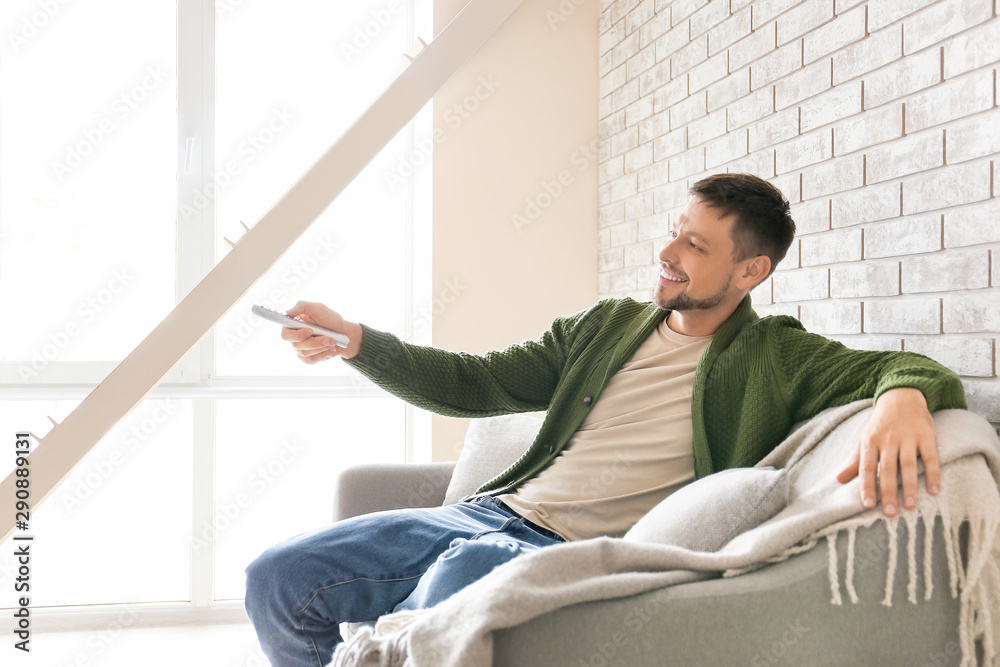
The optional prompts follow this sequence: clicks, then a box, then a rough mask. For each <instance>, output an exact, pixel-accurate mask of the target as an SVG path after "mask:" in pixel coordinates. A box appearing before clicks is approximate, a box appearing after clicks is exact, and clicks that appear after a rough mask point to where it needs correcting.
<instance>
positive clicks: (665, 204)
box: [653, 183, 688, 213]
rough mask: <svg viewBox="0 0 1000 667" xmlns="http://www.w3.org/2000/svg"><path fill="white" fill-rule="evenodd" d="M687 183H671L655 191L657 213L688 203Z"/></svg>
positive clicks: (654, 208) (654, 200)
mask: <svg viewBox="0 0 1000 667" xmlns="http://www.w3.org/2000/svg"><path fill="white" fill-rule="evenodd" d="M687 200H688V194H687V184H686V183H670V184H668V185H661V186H660V187H658V188H656V190H654V191H653V210H654V211H656V212H657V213H661V212H663V211H670V210H672V209H676V208H680V207H681V206H683V205H684V204H686V203H687Z"/></svg>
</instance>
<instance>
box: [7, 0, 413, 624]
mask: <svg viewBox="0 0 1000 667" xmlns="http://www.w3.org/2000/svg"><path fill="white" fill-rule="evenodd" d="M430 4H431V3H430V2H429V0H407V1H402V0H401V1H399V2H396V1H395V0H394V1H392V2H387V1H386V0H375V1H367V0H366V1H359V2H351V3H346V2H329V1H328V0H280V1H279V0H255V1H254V2H233V1H231V0H217V1H212V0H176V1H175V0H144V1H143V2H134V1H131V0H91V1H90V2H86V3H59V2H52V3H39V2H37V0H4V2H3V3H0V28H2V29H3V34H4V35H5V36H6V37H5V39H4V43H3V44H2V45H0V302H2V303H3V304H4V306H5V311H6V315H4V316H3V317H2V318H0V397H2V399H3V400H2V402H0V423H2V424H3V425H4V427H5V428H6V429H7V435H8V436H12V435H13V433H14V432H15V430H22V429H24V430H31V431H32V432H34V433H36V434H38V435H44V434H45V433H46V432H47V431H48V430H49V429H50V428H51V425H50V424H49V421H48V417H50V416H51V417H53V418H55V419H56V420H60V419H62V417H64V416H65V415H66V414H68V413H69V412H70V411H71V410H72V409H73V408H74V407H75V406H76V405H77V404H78V403H79V402H80V400H81V399H82V398H83V397H84V396H85V395H86V394H87V393H88V392H89V391H90V390H91V389H92V388H93V387H94V386H96V384H98V383H99V382H100V381H101V379H102V378H104V377H105V376H106V375H107V373H108V372H109V371H110V370H111V369H112V368H113V367H114V365H115V364H116V363H117V362H118V361H120V360H121V359H122V358H124V357H125V356H126V355H127V354H128V353H129V352H130V351H131V350H132V349H133V348H134V347H135V346H136V345H137V344H138V343H139V342H140V341H141V340H142V339H143V338H144V337H145V336H146V335H147V334H148V333H149V332H150V331H151V330H152V329H153V327H154V326H156V325H157V324H158V323H159V322H160V321H161V320H162V319H163V318H164V317H165V316H166V315H167V314H168V313H169V312H170V310H171V309H172V308H173V307H174V305H175V304H176V303H177V302H178V301H179V300H180V299H181V298H183V297H184V295H185V294H187V292H188V291H190V289H191V288H192V287H193V286H194V285H196V284H197V283H198V281H199V280H201V278H202V277H203V276H204V275H205V274H206V273H207V272H208V271H209V270H210V269H211V268H212V267H213V266H214V265H215V264H216V263H217V262H218V261H219V260H220V259H221V258H222V257H223V256H224V255H225V253H226V252H227V251H228V249H229V244H228V243H227V242H226V240H225V239H230V240H232V241H236V240H237V239H238V238H239V237H240V236H241V235H242V234H243V227H242V226H241V221H242V222H245V223H246V224H247V225H250V226H252V225H253V224H254V223H255V221H257V220H258V219H260V218H261V217H262V216H263V215H264V214H265V213H266V212H267V211H268V210H269V209H270V208H271V206H272V205H273V204H274V203H275V202H276V201H277V200H278V199H279V198H280V197H281V196H282V195H283V194H284V193H285V192H286V191H287V190H288V189H289V187H290V186H292V185H293V184H294V183H295V182H296V181H297V180H298V178H299V177H300V176H301V175H302V174H303V173H304V172H305V171H306V170H307V169H308V168H309V167H310V166H311V165H312V164H313V163H314V162H315V160H316V159H317V158H318V157H319V156H320V155H321V154H322V153H323V152H325V151H326V150H327V149H328V148H329V146H330V145H331V144H332V143H333V142H334V141H335V140H336V139H337V137H338V136H339V135H340V134H341V133H343V132H344V130H345V129H346V128H348V127H349V126H350V125H351V123H353V121H354V120H355V119H356V118H358V117H359V115H361V114H362V113H363V112H364V110H365V109H366V108H367V107H368V105H369V104H370V103H371V102H372V101H374V99H375V98H376V97H377V96H378V95H379V94H380V93H381V92H382V90H384V88H385V87H386V86H387V85H388V84H389V83H390V82H391V80H392V79H393V78H394V76H395V74H396V73H397V72H398V70H399V68H400V67H401V63H403V62H405V61H404V60H403V58H402V54H403V52H404V51H406V50H408V49H409V48H410V46H411V44H413V42H414V41H415V40H416V36H417V35H421V36H423V37H424V38H428V37H429V36H430ZM429 126H430V110H429V109H426V108H425V109H424V110H422V111H421V112H420V114H418V116H417V117H416V118H415V120H414V122H413V123H411V124H410V125H409V126H407V128H405V129H404V130H403V131H402V132H401V133H400V134H399V135H398V136H396V137H395V138H394V139H393V140H392V141H391V142H390V144H389V145H388V146H387V147H386V148H385V149H384V150H383V151H382V153H381V154H380V155H379V156H378V157H377V158H376V159H375V160H374V161H373V162H372V163H371V164H369V166H368V167H367V168H366V169H365V170H364V171H363V172H362V174H361V175H359V177H358V178H357V179H356V180H355V181H354V182H353V183H352V184H351V186H350V187H349V188H348V189H347V190H346V191H345V192H344V193H343V194H342V195H341V196H340V197H339V198H338V199H337V201H336V202H334V204H333V205H332V206H331V207H330V208H329V209H328V210H327V211H326V212H325V213H324V214H323V215H322V216H321V217H320V218H319V219H318V220H317V221H316V222H315V223H314V224H313V225H312V226H311V227H310V228H309V229H308V231H307V232H306V233H305V234H304V235H303V236H302V237H301V238H300V239H299V240H298V241H297V242H296V243H295V244H294V245H293V246H292V247H291V248H289V250H288V251H287V252H286V253H285V254H284V255H283V256H282V257H281V259H280V260H279V262H278V263H277V264H276V265H275V266H274V267H273V268H272V269H271V270H270V271H268V273H267V274H265V275H264V276H262V277H261V278H260V280H258V281H257V283H256V284H255V285H254V286H253V288H252V289H251V290H250V291H249V292H248V294H247V295H246V297H245V298H244V299H242V300H241V301H240V302H239V303H237V304H236V305H235V306H234V307H233V308H232V309H231V310H230V311H229V312H228V313H227V314H226V315H225V316H224V317H223V318H222V320H220V321H219V323H218V324H217V325H216V326H215V328H214V329H213V330H212V331H211V332H210V333H209V334H208V335H207V336H206V337H205V339H203V340H202V341H201V342H200V343H199V344H198V345H197V346H196V347H195V348H194V349H193V350H192V351H191V352H190V353H189V354H188V355H186V356H185V358H184V359H183V360H181V362H180V363H179V364H178V365H177V366H176V367H175V368H174V369H173V371H171V373H170V375H169V376H168V378H167V379H166V381H165V382H164V383H162V384H161V385H160V386H159V387H158V388H157V389H156V390H154V392H153V393H152V394H151V395H150V396H148V397H147V398H146V399H145V400H144V401H143V402H142V403H141V404H140V406H139V407H138V408H137V409H136V410H134V411H133V412H132V413H131V414H130V415H129V416H128V417H126V418H125V419H124V420H123V421H122V422H121V423H119V424H118V426H117V427H116V428H115V429H113V430H112V432H111V433H109V434H108V435H107V436H106V437H105V438H104V439H103V440H102V441H101V443H100V444H99V445H98V446H97V447H96V448H95V449H94V450H93V451H92V452H91V453H90V454H89V455H88V456H87V457H86V458H85V459H84V460H83V461H82V462H81V463H80V465H78V466H77V467H76V468H75V469H74V470H73V472H72V473H71V475H70V476H69V478H68V479H67V480H66V481H65V482H64V483H63V484H62V485H61V486H60V487H59V488H58V489H57V490H56V492H55V493H54V494H53V496H52V497H51V498H50V499H49V500H48V501H47V502H46V503H45V504H44V505H42V506H41V507H40V508H39V509H38V511H37V512H36V513H35V514H34V516H33V521H32V530H33V532H34V533H35V534H36V540H37V542H36V556H35V560H34V571H35V572H36V573H37V586H36V587H35V588H34V589H33V591H34V593H35V595H34V597H33V599H32V604H33V605H34V606H35V608H36V609H40V608H42V607H52V608H56V607H71V608H74V609H79V607H80V606H88V607H89V606H90V605H106V607H105V608H107V609H110V610H112V612H113V611H114V610H115V609H116V605H129V609H130V610H131V609H133V606H132V605H135V604H138V605H140V607H143V608H144V610H146V613H161V612H162V610H163V609H168V608H169V609H170V610H171V613H173V614H174V617H177V618H182V617H183V610H185V609H189V610H192V611H193V612H198V613H201V614H203V615H204V614H205V613H215V612H213V610H216V611H217V612H218V613H219V614H221V615H225V614H226V613H230V612H232V610H234V609H238V608H239V602H238V601H239V599H240V598H241V597H242V595H243V585H244V575H243V569H244V568H245V566H246V565H247V563H248V562H249V561H250V560H252V558H254V557H255V556H256V555H257V554H258V553H259V552H260V551H261V550H262V549H264V548H266V547H267V546H268V545H270V544H273V543H275V542H277V541H279V540H281V539H283V538H285V537H288V536H290V535H293V534H295V533H298V532H302V531H304V530H308V529H311V528H314V527H317V526H320V525H323V524H324V523H326V522H328V521H329V520H330V510H331V500H332V488H331V486H332V480H333V477H334V476H335V475H336V473H337V471H338V470H340V469H342V468H343V467H345V466H347V465H351V464H354V463H358V462H363V461H402V460H406V459H420V458H425V457H427V456H428V453H429V444H428V443H429V438H428V429H427V421H426V416H425V415H421V414H419V413H416V412H414V411H413V410H412V409H410V408H409V407H408V406H406V405H405V404H404V403H403V402H401V401H399V400H398V399H395V398H394V397H391V396H388V395H387V394H385V393H384V392H382V391H381V390H379V389H377V388H376V387H374V386H373V385H372V384H371V383H369V382H368V381H367V380H364V379H363V378H362V377H361V376H360V375H359V374H358V373H357V372H355V371H353V369H351V368H350V367H349V366H347V365H346V364H343V363H342V362H340V361H334V362H328V363H325V364H319V365H316V366H306V365H304V364H302V363H300V362H298V360H297V359H296V358H295V356H294V354H292V351H291V349H290V348H289V347H288V345H287V344H286V343H283V342H282V341H281V340H280V338H279V335H278V333H279V329H278V328H277V327H276V326H274V325H271V324H269V323H265V322H261V321H259V320H258V319H257V318H254V317H252V316H251V314H250V306H251V305H252V304H253V303H263V304H265V305H269V306H271V307H273V308H276V309H285V308H288V307H290V306H291V305H293V304H294V303H295V302H296V301H297V300H299V299H306V300H315V301H323V302H325V303H327V304H328V305H330V306H331V307H333V308H335V309H336V310H338V311H340V312H342V313H343V314H344V315H345V316H346V317H348V318H350V319H354V320H358V321H363V322H365V323H366V324H369V325H371V326H374V327H377V328H380V329H384V330H388V331H391V332H393V333H396V334H398V335H400V336H402V337H404V338H408V339H410V340H417V342H428V341H427V340H424V339H421V338H420V336H421V334H424V335H426V327H414V326H413V324H412V322H413V317H412V314H413V313H415V312H421V311H422V309H423V306H422V304H423V303H424V301H425V300H426V298H427V294H428V293H429V288H428V285H429V260H430V257H429V248H430V243H429V239H428V229H429V222H428V220H429V200H430V187H429V185H430V171H429V166H428V164H427V162H426V161H425V160H422V161H421V162H422V164H421V165H420V166H418V167H416V168H414V169H409V170H407V171H406V173H407V176H406V177H405V178H402V179H401V178H398V174H399V171H398V165H400V164H403V163H407V161H408V159H409V157H410V156H411V155H412V154H413V149H412V147H413V146H414V145H415V142H416V141H419V140H420V139H421V138H422V137H425V136H427V135H428V134H429ZM389 174H391V175H393V176H394V177H393V178H387V175H389ZM414 329H416V330H414ZM43 446H44V445H43ZM8 459H12V457H2V458H0V474H3V475H6V474H7V473H8V472H9V471H10V469H11V467H12V465H13V461H12V460H8ZM4 551H5V553H3V554H2V555H0V591H4V593H3V597H0V607H6V606H11V605H10V604H9V603H7V604H5V603H6V602H7V601H8V600H9V597H10V596H9V595H7V593H8V592H9V590H11V586H10V585H9V582H10V577H11V576H12V572H13V569H12V566H13V562H12V559H11V555H10V553H9V552H10V550H4ZM150 610H156V611H150ZM206 610H207V612H206ZM227 610H228V611H227ZM81 623H84V624H85V623H86V622H85V621H81ZM67 627H70V626H67Z"/></svg>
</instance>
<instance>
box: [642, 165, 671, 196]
mask: <svg viewBox="0 0 1000 667" xmlns="http://www.w3.org/2000/svg"><path fill="white" fill-rule="evenodd" d="M668 164H669V163H667V162H654V163H653V164H651V165H648V166H646V167H642V168H641V169H639V170H638V171H636V175H637V176H638V178H639V180H638V185H637V190H638V192H645V191H646V190H651V189H652V188H655V187H657V186H658V185H663V184H664V183H667V182H668V180H669V178H668V176H669V169H668Z"/></svg>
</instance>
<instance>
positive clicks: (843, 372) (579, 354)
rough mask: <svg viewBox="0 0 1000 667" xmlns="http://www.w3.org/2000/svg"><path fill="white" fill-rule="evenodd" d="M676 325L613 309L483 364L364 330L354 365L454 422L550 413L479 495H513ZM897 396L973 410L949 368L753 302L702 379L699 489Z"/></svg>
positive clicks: (586, 313)
mask: <svg viewBox="0 0 1000 667" xmlns="http://www.w3.org/2000/svg"><path fill="white" fill-rule="evenodd" d="M666 315H667V311H664V310H662V309H660V308H659V307H658V306H657V305H656V304H654V303H651V302H638V301H635V300H633V299H629V298H624V299H603V300H601V301H599V302H597V303H596V304H595V305H594V306H592V307H590V308H588V309H585V310H582V311H580V312H578V313H575V314H573V315H568V316H565V317H560V318H557V319H556V320H555V321H554V322H553V323H552V327H551V328H550V329H549V330H548V331H546V332H545V333H543V334H542V335H541V336H540V337H539V338H538V340H536V341H530V340H528V341H524V342H523V343H520V344H516V345H510V346H508V347H507V348H505V349H503V350H491V351H489V352H487V353H486V354H483V355H473V354H467V353H465V352H450V351H447V350H441V349H438V348H434V347H425V346H420V345H412V344H409V343H404V342H402V341H401V340H400V339H399V338H398V337H396V336H394V335H392V334H389V333H386V332H382V331H378V330H376V329H372V328H370V327H367V326H365V325H362V330H363V335H362V339H361V350H360V352H359V353H358V354H357V355H356V356H355V357H354V358H353V359H347V360H345V361H346V362H347V363H348V364H350V365H351V366H353V367H354V368H356V369H357V370H358V371H360V372H361V373H362V374H363V375H365V376H366V377H368V378H369V379H371V380H372V382H374V383H375V384H377V385H378V386H380V387H382V388H384V389H385V390H386V391H389V392H391V393H392V394H395V395H396V396H398V397H400V398H402V399H403V400H405V401H408V402H409V403H412V404H413V405H416V406H418V407H421V408H424V409H426V410H430V411H433V412H437V413H439V414H442V415H447V416H450V417H490V416H494V415H500V414H508V413H512V412H531V411H535V410H547V414H546V417H545V420H544V421H543V423H542V426H541V429H540V431H539V433H538V436H537V437H536V438H535V441H534V442H533V443H532V445H531V446H530V447H529V448H528V450H527V451H525V452H524V454H523V455H522V456H521V457H520V458H519V459H518V460H517V461H515V462H514V463H513V464H512V465H511V466H510V467H509V468H507V469H506V470H505V471H503V472H502V473H500V474H499V475H497V476H496V477H494V478H493V479H491V480H490V481H488V482H487V483H486V484H484V485H483V486H482V487H481V488H480V489H479V490H478V492H477V493H480V494H485V493H488V494H500V493H507V492H510V491H513V490H515V489H516V488H517V487H518V486H519V485H521V484H523V483H524V482H526V481H527V480H529V479H531V478H532V477H533V476H535V475H537V474H538V473H539V471H541V470H542V469H543V468H545V467H546V466H547V465H549V463H551V462H552V460H553V459H554V458H555V457H556V456H557V455H558V454H559V452H560V451H561V450H562V448H563V447H565V446H566V443H567V442H569V440H570V437H571V436H572V435H573V433H574V432H575V431H576V430H577V428H578V427H579V426H580V424H581V423H583V420H584V417H586V415H587V413H588V412H589V411H590V410H591V408H592V407H593V406H594V403H595V402H596V401H597V400H598V399H599V397H600V395H601V391H602V390H603V389H604V387H605V386H606V385H607V384H608V381H610V380H611V377H612V376H613V375H614V374H615V373H616V372H617V371H618V370H619V369H620V368H621V367H622V366H623V365H624V364H625V362H627V361H628V360H629V359H631V357H632V355H633V354H634V353H635V351H636V349H638V347H639V346H640V345H641V344H642V342H643V341H644V340H646V338H647V337H648V336H649V335H650V333H652V332H653V331H654V330H655V329H656V327H657V326H658V325H659V324H660V323H661V322H662V321H663V319H664V317H666ZM896 387H915V388H917V389H919V390H921V391H922V392H923V394H924V396H925V397H926V398H927V406H928V408H929V409H930V410H931V411H932V412H933V411H935V410H941V409H944V408H965V407H966V404H965V394H964V391H963V388H962V384H961V381H960V380H959V378H958V376H957V375H956V374H955V373H954V372H952V371H950V370H949V369H947V368H945V367H944V366H942V365H940V364H938V363H937V362H935V361H933V360H931V359H929V358H927V357H925V356H923V355H919V354H915V353H912V352H877V351H859V350H852V349H849V348H847V347H845V346H844V345H842V344H841V343H838V342H836V341H832V340H829V339H827V338H824V337H823V336H819V335H817V334H811V333H809V332H807V331H805V329H804V328H803V326H802V324H801V323H800V322H799V321H798V320H796V319H795V318H793V317H788V316H776V317H764V318H760V317H758V316H757V313H755V312H754V310H753V308H752V307H751V306H750V298H749V296H748V297H747V298H746V299H744V300H743V301H742V302H741V303H740V305H739V306H738V307H737V309H736V310H735V311H734V312H733V314H732V315H730V317H729V318H728V319H727V320H726V321H725V323H723V325H722V326H721V327H720V328H719V330H718V331H717V332H716V333H715V336H714V338H713V339H712V343H711V344H710V345H709V347H708V349H707V350H706V351H705V353H704V354H703V355H702V357H701V359H700V361H699V362H698V367H697V369H696V371H695V377H694V388H693V396H692V401H691V419H692V426H693V431H694V441H693V445H694V471H695V478H696V479H699V478H701V477H704V476H705V475H709V474H711V473H713V472H716V471H719V470H724V469H727V468H738V467H748V466H753V465H754V464H756V463H757V462H758V461H760V460H761V459H762V458H763V457H764V456H765V455H766V454H767V453H768V452H770V451H771V450H772V449H773V448H774V447H775V446H776V445H777V444H778V443H780V442H781V441H782V440H783V439H784V438H785V436H786V435H787V433H788V431H789V430H790V428H791V426H792V425H793V424H794V423H795V422H798V421H801V420H804V419H808V418H810V417H812V416H813V415H815V414H816V413H818V412H820V411H822V410H824V409H826V408H829V407H833V406H837V405H843V404H846V403H850V402H851V401H855V400H858V399H861V398H874V399H876V400H877V399H878V397H879V395H880V394H882V392H885V391H887V390H889V389H893V388H896Z"/></svg>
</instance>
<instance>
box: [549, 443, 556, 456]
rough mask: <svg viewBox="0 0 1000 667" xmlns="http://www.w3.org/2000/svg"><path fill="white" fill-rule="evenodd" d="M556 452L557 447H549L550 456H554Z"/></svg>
mask: <svg viewBox="0 0 1000 667" xmlns="http://www.w3.org/2000/svg"><path fill="white" fill-rule="evenodd" d="M555 451H556V446H555V445H552V444H550V445H549V454H552V453H553V452H555Z"/></svg>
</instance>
